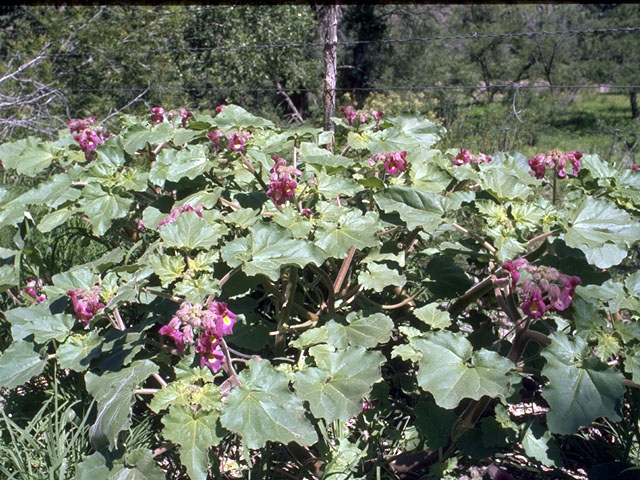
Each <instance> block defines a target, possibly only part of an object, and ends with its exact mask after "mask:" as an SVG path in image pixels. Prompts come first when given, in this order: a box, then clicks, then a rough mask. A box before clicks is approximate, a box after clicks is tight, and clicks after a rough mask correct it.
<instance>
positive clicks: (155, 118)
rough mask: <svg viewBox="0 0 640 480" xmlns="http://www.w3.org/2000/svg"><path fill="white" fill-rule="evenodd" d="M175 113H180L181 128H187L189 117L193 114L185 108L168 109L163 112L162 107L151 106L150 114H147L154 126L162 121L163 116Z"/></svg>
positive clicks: (172, 115)
mask: <svg viewBox="0 0 640 480" xmlns="http://www.w3.org/2000/svg"><path fill="white" fill-rule="evenodd" d="M177 115H180V117H181V118H182V126H183V128H187V124H188V122H189V119H190V118H191V117H193V114H192V113H191V112H189V111H187V109H186V108H181V109H180V110H169V111H168V112H165V111H164V108H162V107H153V108H152V109H151V115H150V116H149V121H151V123H153V125H154V126H155V125H158V124H159V123H162V122H164V118H165V116H166V117H167V118H172V117H175V116H177Z"/></svg>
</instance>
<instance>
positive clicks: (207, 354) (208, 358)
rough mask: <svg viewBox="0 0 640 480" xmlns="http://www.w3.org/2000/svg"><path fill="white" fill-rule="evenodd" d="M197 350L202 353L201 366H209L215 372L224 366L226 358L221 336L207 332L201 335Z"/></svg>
mask: <svg viewBox="0 0 640 480" xmlns="http://www.w3.org/2000/svg"><path fill="white" fill-rule="evenodd" d="M196 352H197V353H199V354H200V366H201V367H204V366H207V367H209V368H210V369H211V371H212V372H213V373H216V372H217V371H218V370H220V369H221V368H222V365H223V364H224V361H225V358H224V353H223V352H222V350H221V349H220V338H218V337H217V336H216V335H214V334H212V333H210V332H208V331H207V332H205V333H203V334H201V335H200V338H199V339H198V344H197V345H196Z"/></svg>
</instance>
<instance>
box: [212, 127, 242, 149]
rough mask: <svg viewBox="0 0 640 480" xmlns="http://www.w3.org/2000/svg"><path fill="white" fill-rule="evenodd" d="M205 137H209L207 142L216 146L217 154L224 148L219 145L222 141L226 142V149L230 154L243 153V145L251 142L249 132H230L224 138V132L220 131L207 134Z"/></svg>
mask: <svg viewBox="0 0 640 480" xmlns="http://www.w3.org/2000/svg"><path fill="white" fill-rule="evenodd" d="M207 137H209V140H211V141H212V142H213V144H214V145H215V146H216V152H215V153H218V152H219V151H220V150H222V149H223V148H224V147H223V145H222V144H221V142H222V140H226V142H227V147H228V148H229V150H231V151H232V152H241V151H243V150H244V149H245V143H246V142H248V141H249V140H251V134H250V133H249V132H245V131H240V132H232V133H230V134H229V135H227V136H226V137H225V135H224V132H223V131H222V130H220V129H218V130H215V131H213V132H209V133H207Z"/></svg>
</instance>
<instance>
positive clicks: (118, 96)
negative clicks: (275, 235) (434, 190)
mask: <svg viewBox="0 0 640 480" xmlns="http://www.w3.org/2000/svg"><path fill="white" fill-rule="evenodd" d="M321 8H324V7H323V6H313V5H274V6H251V5H224V6H205V5H194V6H179V5H175V6H133V5H130V6H95V7H93V6H91V7H89V6H85V7H73V6H60V7H55V6H26V5H19V6H11V5H9V6H2V7H0V118H1V119H2V120H0V138H7V137H12V136H16V135H22V134H24V133H25V132H31V133H33V132H38V133H40V134H49V135H51V134H53V132H55V130H56V129H58V128H60V127H61V126H64V122H66V121H67V120H68V119H69V118H72V117H81V116H86V115H89V114H95V115H98V116H100V117H101V118H104V117H108V116H109V115H112V114H114V113H115V112H118V111H121V110H122V111H125V112H127V113H141V112H146V111H148V110H149V108H150V107H152V106H156V105H163V106H165V107H168V108H177V107H183V106H184V107H187V108H193V109H198V110H200V111H203V110H207V109H213V108H215V106H217V105H219V104H222V103H231V102H233V103H238V104H241V105H243V106H244V107H246V108H248V109H251V110H253V111H255V112H256V113H258V114H260V115H265V116H269V117H271V118H281V119H282V120H283V121H294V120H296V119H297V120H299V119H300V117H302V118H305V119H307V118H315V119H317V118H320V117H321V115H322V111H321V110H322V101H321V88H322V46H321V45H320V44H319V42H320V37H319V23H318V19H319V18H320V16H321V15H319V13H320V12H319V10H320V9H321ZM639 25H640V8H638V6H637V5H632V4H621V5H616V4H613V5H612V4H584V5H578V4H557V5H552V4H542V5H533V4H530V5H386V4H385V5H349V6H342V7H341V8H340V20H339V33H338V40H339V42H351V43H341V44H340V45H339V48H338V54H339V61H338V84H337V87H338V89H339V90H340V92H341V93H343V94H349V93H350V95H349V98H348V99H346V98H344V97H343V101H350V102H352V103H353V104H354V106H355V107H362V106H363V105H364V104H365V102H366V100H367V97H368V96H369V95H370V93H371V92H372V91H375V89H377V88H380V89H383V88H391V87H412V86H418V85H443V86H456V85H479V86H483V87H489V88H486V89H482V90H480V92H481V95H483V96H484V97H486V100H487V101H493V100H494V99H495V98H496V97H497V96H500V94H501V93H503V92H501V89H500V88H498V87H493V86H496V85H502V84H512V83H520V84H523V85H526V84H531V83H536V82H544V83H545V84H548V85H575V84H581V83H590V84H597V83H603V84H610V83H615V84H618V85H634V84H637V83H639V79H638V73H639V72H638V65H640V58H639V57H640V53H639V49H638V48H637V45H638V44H639V41H638V40H639V37H640V31H631V32H624V31H618V32H594V33H581V34H562V35H561V34H548V35H536V36H495V37H483V36H482V35H484V34H499V33H518V32H520V33H527V32H539V31H547V32H557V31H567V30H584V29H600V28H611V27H637V26H639ZM473 34H478V35H480V36H479V37H478V38H450V37H454V36H460V37H469V36H471V35H473ZM425 37H427V38H429V39H430V40H426V39H424V38H425ZM438 37H446V38H448V39H446V38H445V39H438ZM411 38H423V40H417V41H404V42H395V41H388V40H391V39H411ZM626 92H627V93H628V95H629V101H630V103H629V105H630V114H631V115H632V116H633V117H634V118H638V117H640V111H639V110H638V105H637V91H636V90H632V89H627V90H626ZM468 93H472V92H468ZM475 94H477V92H476V93H475ZM431 95H433V96H435V97H439V101H440V105H442V106H444V105H446V103H447V98H446V96H447V95H450V93H449V92H447V91H446V90H442V91H434V92H432V93H431ZM443 108H444V107H443ZM439 113H441V114H442V113H443V112H439Z"/></svg>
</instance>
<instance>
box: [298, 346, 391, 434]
mask: <svg viewBox="0 0 640 480" xmlns="http://www.w3.org/2000/svg"><path fill="white" fill-rule="evenodd" d="M384 361H385V359H384V356H383V355H382V354H381V353H380V352H367V351H366V350H365V349H364V348H362V347H349V348H347V349H346V350H340V351H338V352H335V353H331V354H329V355H327V356H323V357H321V358H318V359H316V363H317V365H318V367H317V368H315V367H312V368H307V369H306V370H304V371H302V372H299V373H298V374H297V375H296V377H295V384H294V386H295V389H296V393H297V394H298V397H300V398H301V399H302V400H304V401H307V402H309V406H310V408H311V412H312V413H313V414H314V415H315V416H316V417H322V418H324V419H325V420H326V421H327V422H333V421H334V420H336V419H340V420H343V421H347V420H349V419H350V418H352V417H353V416H355V415H357V414H358V413H360V412H361V411H362V401H363V398H364V396H365V395H366V394H368V393H369V392H370V391H371V388H372V387H373V384H374V383H376V382H377V381H379V380H380V379H381V378H382V377H381V376H380V365H382V364H383V363H384Z"/></svg>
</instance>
